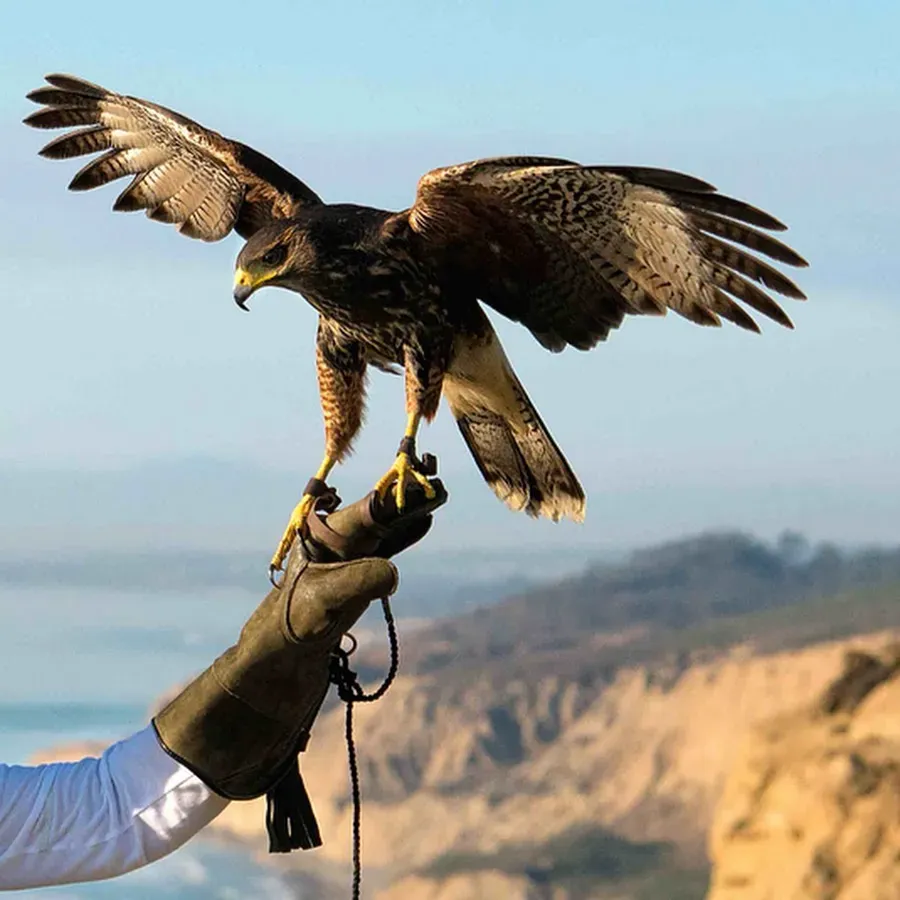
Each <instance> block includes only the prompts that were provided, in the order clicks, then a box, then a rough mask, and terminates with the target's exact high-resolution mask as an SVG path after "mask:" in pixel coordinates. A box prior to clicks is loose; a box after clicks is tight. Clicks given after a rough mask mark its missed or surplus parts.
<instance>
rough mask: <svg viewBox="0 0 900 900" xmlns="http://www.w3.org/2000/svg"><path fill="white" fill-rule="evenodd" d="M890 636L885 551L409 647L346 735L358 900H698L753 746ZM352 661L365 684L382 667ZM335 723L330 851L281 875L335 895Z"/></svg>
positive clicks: (732, 554)
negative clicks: (361, 888)
mask: <svg viewBox="0 0 900 900" xmlns="http://www.w3.org/2000/svg"><path fill="white" fill-rule="evenodd" d="M829 586H834V587H835V588H841V589H840V590H837V589H836V590H830V589H829ZM666 597H670V598H671V601H672V603H673V605H674V606H675V607H677V609H678V613H677V615H671V614H670V612H669V610H668V609H667V608H666ZM397 605H398V606H399V603H398V604H397ZM898 635H900V554H898V553H897V551H869V552H866V553H855V554H849V553H848V554H841V553H838V552H837V551H835V550H833V549H831V548H818V549H815V550H813V549H810V548H807V547H805V546H804V545H803V544H802V542H799V541H796V540H793V539H792V540H785V541H782V542H781V543H780V544H779V545H778V546H776V547H767V546H766V545H764V544H761V543H760V542H757V541H754V540H753V539H751V538H748V537H746V536H743V535H709V536H701V537H698V538H693V539H690V540H687V541H683V542H678V543H675V544H669V545H666V546H664V547H659V548H654V549H652V550H648V551H644V552H642V553H639V554H635V555H634V556H633V557H632V558H631V559H630V560H629V561H627V562H626V563H622V564H620V565H616V566H611V565H605V566H595V567H592V568H591V569H589V570H588V571H587V572H585V573H584V575H583V576H580V577H578V578H569V579H566V580H564V581H561V582H558V583H555V584H548V585H545V586H543V587H541V588H540V589H537V588H535V589H532V590H529V591H525V592H521V593H520V594H519V595H518V596H517V597H515V598H513V599H507V600H504V601H503V602H501V603H499V604H497V605H496V606H494V607H491V608H486V609H482V610H479V611H477V612H473V613H467V614H464V615H462V616H459V617H458V618H457V619H453V620H446V621H443V622H440V623H435V624H433V625H431V626H426V627H425V628H424V629H423V630H422V631H420V632H414V631H409V630H407V631H405V632H404V633H403V634H402V636H401V641H402V643H401V657H402V665H401V676H400V677H399V678H398V680H397V682H396V683H395V685H394V686H393V687H392V688H391V690H390V692H389V693H388V694H387V696H386V697H385V698H383V699H382V700H381V701H380V702H379V703H377V704H374V705H372V706H363V707H360V708H359V709H358V711H357V714H356V738H357V743H358V749H359V754H360V771H361V774H362V790H363V796H364V801H365V806H364V819H363V835H364V838H363V840H364V858H365V862H366V883H367V884H368V885H369V886H370V889H375V888H378V889H379V890H380V893H379V894H378V900H477V898H479V897H484V898H494V897H504V898H508V900H551V898H552V900H588V898H591V900H699V898H701V897H702V896H703V894H704V892H705V889H706V884H707V880H708V862H707V856H706V842H707V829H708V828H709V825H710V822H711V821H712V818H713V811H714V809H715V807H716V804H717V802H718V799H719V796H720V793H721V790H722V785H723V783H724V781H725V778H726V776H727V773H728V772H729V770H730V768H731V766H732V764H733V761H734V759H735V757H736V755H737V753H738V751H739V747H740V746H741V743H742V741H743V736H744V734H745V733H746V731H747V730H748V729H749V728H750V727H752V726H753V725H754V724H755V723H758V722H760V721H762V720H765V719H768V718H770V717H771V716H773V715H777V714H779V713H783V712H786V711H788V710H790V709H793V708H794V707H796V706H797V705H798V704H805V703H809V702H812V701H814V700H815V698H816V697H817V696H819V695H820V694H821V693H822V692H823V691H824V690H825V689H826V688H827V686H828V685H829V684H830V683H831V682H833V681H834V679H835V678H836V677H837V675H838V674H839V673H840V671H841V666H842V660H843V657H844V655H845V653H846V651H847V649H848V647H853V648H858V647H862V648H866V647H880V646H883V645H884V644H885V643H887V642H888V641H890V640H891V639H894V638H896V637H897V636H898ZM358 661H360V662H361V661H363V660H358ZM365 662H366V667H367V668H366V670H365V671H366V672H367V673H368V674H372V675H375V674H376V671H375V667H376V666H378V665H380V664H381V662H383V660H379V659H378V654H377V653H375V652H372V651H370V652H369V653H368V656H367V659H366V660H365ZM335 705H336V704H331V705H330V706H329V708H328V709H327V710H326V711H325V713H324V714H323V716H322V717H321V718H320V720H319V722H318V723H317V725H316V728H315V730H314V733H313V738H312V741H311V743H310V747H309V751H308V752H307V753H306V754H305V756H304V757H303V760H302V766H303V771H304V777H305V779H306V781H307V783H308V784H309V786H310V790H311V794H312V797H313V802H314V805H315V807H316V810H317V813H318V815H319V818H320V822H321V825H322V830H323V835H324V837H325V841H326V844H325V846H324V847H323V848H322V849H321V850H319V851H317V852H316V853H315V854H306V855H302V856H297V857H296V858H292V859H291V861H290V864H291V865H297V866H301V867H303V868H304V871H305V872H307V873H309V872H314V873H315V874H317V875H318V876H320V877H322V878H324V879H325V880H329V879H331V878H332V877H333V876H334V875H335V873H337V877H338V885H339V887H338V890H337V893H336V894H335V896H342V894H341V890H342V889H343V890H344V894H343V895H344V896H345V888H346V882H345V880H344V877H345V873H346V864H347V859H348V852H349V840H348V836H349V816H350V808H349V803H348V794H347V770H346V751H345V747H344V721H343V710H342V709H337V708H335ZM262 821H263V818H262V814H261V810H260V809H259V805H258V804H249V805H247V804H234V805H232V807H230V808H229V810H228V811H227V812H226V813H225V814H224V815H223V816H222V817H221V818H220V819H219V820H217V822H216V824H215V826H214V833H218V834H220V835H223V836H228V837H231V838H234V837H237V838H239V839H240V840H243V841H247V842H249V843H250V845H251V846H253V847H256V848H259V847H260V846H261V823H262ZM321 896H323V897H326V896H330V895H329V894H327V892H326V891H325V888H323V891H322V894H321Z"/></svg>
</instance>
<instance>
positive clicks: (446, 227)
mask: <svg viewBox="0 0 900 900" xmlns="http://www.w3.org/2000/svg"><path fill="white" fill-rule="evenodd" d="M406 215H407V217H408V221H409V224H410V227H411V228H412V229H413V231H415V232H416V233H417V234H418V235H419V236H420V237H421V238H422V239H423V240H424V245H425V247H426V248H427V250H428V251H429V252H430V253H431V254H432V255H433V258H434V259H435V261H436V262H437V263H438V264H439V265H443V266H446V267H447V270H448V272H449V271H452V272H456V273H462V275H459V274H457V275H456V277H457V278H459V277H463V278H465V279H467V281H468V284H469V285H470V286H471V287H472V288H473V290H476V291H477V292H478V296H480V297H481V299H482V300H484V302H486V303H488V304H489V305H491V306H493V307H494V308H495V309H497V310H498V311H499V312H501V313H502V314H503V315H506V316H508V317H509V318H511V319H514V320H515V321H519V322H521V323H523V324H524V325H525V326H526V327H527V328H529V329H530V330H531V331H532V332H533V333H534V335H535V336H536V337H537V339H538V340H539V341H540V342H541V343H542V344H543V345H544V346H545V347H548V348H549V349H551V350H560V349H562V348H563V347H564V346H566V345H567V344H570V345H572V346H575V347H579V348H582V349H587V348H589V347H591V346H593V345H594V344H595V343H596V342H597V341H598V340H603V339H604V338H605V337H606V336H607V335H608V333H609V331H610V330H611V329H612V328H615V327H617V326H618V325H619V324H620V323H621V322H622V320H623V319H624V317H625V315H627V314H645V315H661V314H664V313H665V312H666V311H667V310H669V309H671V310H673V311H675V312H677V313H679V314H680V315H682V316H684V317H685V318H687V319H689V320H691V321H693V322H696V323H698V324H700V325H720V324H721V319H727V320H729V321H731V322H733V323H734V324H736V325H738V326H740V327H742V328H745V329H748V330H751V331H758V330H759V329H758V326H757V325H756V322H755V321H754V320H753V318H752V316H750V315H749V313H747V311H746V310H744V309H743V308H742V307H741V306H740V305H739V304H738V303H737V302H735V301H740V303H743V304H745V305H746V306H748V307H750V308H751V309H753V310H756V311H757V312H761V313H762V314H763V315H765V316H768V317H769V318H771V319H773V320H774V321H776V322H778V323H780V324H781V325H784V326H786V327H792V326H791V322H790V319H789V318H788V316H787V315H786V313H785V312H784V310H783V309H782V308H781V307H780V306H779V305H778V303H777V302H776V301H775V300H774V299H773V298H772V297H770V296H769V294H768V293H766V291H765V290H763V289H762V288H760V287H757V284H759V285H762V286H763V287H764V288H766V289H767V290H770V291H773V292H775V293H778V294H781V295H783V296H786V297H792V298H796V299H804V294H803V292H802V291H801V290H800V288H799V287H797V285H796V284H795V283H794V282H793V281H791V280H790V279H789V278H787V277H786V276H785V275H784V274H783V273H782V272H780V271H779V270H778V269H776V268H775V267H774V266H772V265H770V264H769V263H767V262H765V261H764V260H763V259H760V258H758V257H757V256H756V255H754V254H753V253H751V252H749V251H754V252H755V253H759V254H761V255H764V256H768V257H769V258H770V259H773V260H774V261H776V262H780V263H784V264H787V265H792V266H805V265H806V262H805V261H804V260H803V258H802V257H800V256H799V255H798V254H797V253H796V252H795V251H794V250H792V249H791V248H790V247H788V246H787V245H786V244H783V243H782V242H780V241H778V240H776V239H775V238H773V237H771V235H769V234H766V233H765V231H764V230H760V229H765V230H769V231H783V230H784V228H785V226H784V225H783V224H782V223H781V222H780V221H779V220H778V219H776V218H775V217H774V216H772V215H770V214H769V213H767V212H764V211H763V210H760V209H758V208H757V207H754V206H751V205H750V204H748V203H745V202H744V201H742V200H736V199H734V198H732V197H727V196H724V195H722V194H718V193H716V190H715V188H714V187H713V186H712V185H710V184H708V183H707V182H705V181H701V180H700V179H697V178H694V177H693V176H690V175H683V174H681V173H679V172H671V171H668V170H665V169H651V168H643V167H625V166H615V167H610V166H580V165H578V164H577V163H573V162H570V161H567V160H558V159H552V158H545V157H502V158H497V159H486V160H476V161H475V162H471V163H463V164H461V165H456V166H449V167H446V168H443V169H435V170H433V171H431V172H428V173H427V174H426V175H424V176H423V177H422V179H421V180H420V182H419V186H418V190H417V194H416V201H415V204H414V205H413V206H412V207H411V208H410V209H409V210H407V211H406ZM485 248H492V249H491V252H488V251H487V250H486V249H485ZM754 282H756V283H754Z"/></svg>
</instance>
